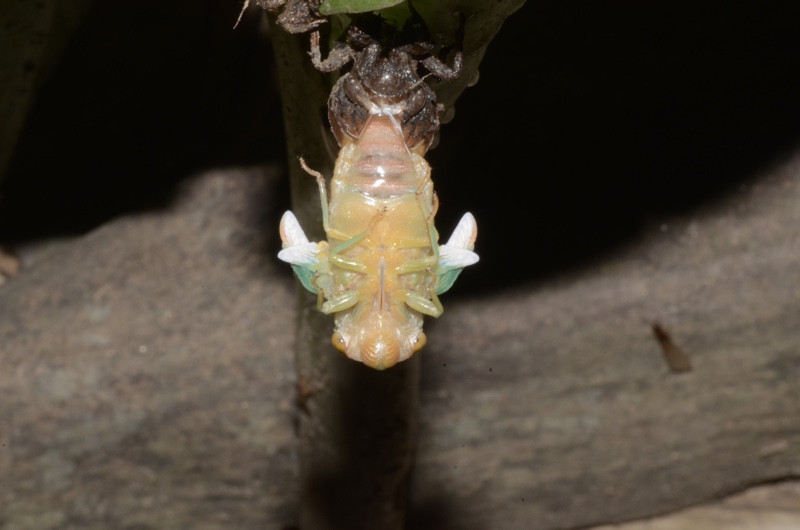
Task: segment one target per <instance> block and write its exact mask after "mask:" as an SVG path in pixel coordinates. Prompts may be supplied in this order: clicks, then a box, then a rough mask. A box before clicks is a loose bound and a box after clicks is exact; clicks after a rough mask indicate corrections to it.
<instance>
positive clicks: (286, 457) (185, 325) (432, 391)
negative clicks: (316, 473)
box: [0, 162, 800, 530]
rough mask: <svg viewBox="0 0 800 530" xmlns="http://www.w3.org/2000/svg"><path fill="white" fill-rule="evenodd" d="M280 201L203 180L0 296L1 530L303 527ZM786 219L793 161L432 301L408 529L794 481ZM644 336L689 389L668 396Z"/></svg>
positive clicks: (241, 179) (635, 507) (630, 505)
mask: <svg viewBox="0 0 800 530" xmlns="http://www.w3.org/2000/svg"><path fill="white" fill-rule="evenodd" d="M272 184H274V180H273V181H272V183H269V182H265V180H264V178H263V175H262V174H260V173H258V172H249V173H237V172H230V173H217V174H209V175H206V176H204V177H203V178H201V179H198V180H197V181H196V182H195V183H194V184H193V186H192V187H191V188H190V190H189V192H188V193H187V194H186V195H185V196H184V197H183V199H182V200H181V201H179V203H178V206H176V207H175V208H173V209H171V210H168V211H166V212H163V213H150V214H142V215H139V216H136V217H129V218H125V219H121V220H119V221H115V222H113V223H111V224H109V225H108V226H106V227H103V228H101V229H99V230H97V231H95V232H94V233H91V234H89V235H88V236H86V237H84V238H82V239H80V240H78V241H77V242H75V243H72V244H70V245H68V246H66V247H63V248H62V249H61V250H58V251H55V252H53V253H52V254H51V255H50V257H49V258H48V259H45V260H43V261H41V262H40V263H39V264H38V265H36V266H34V267H33V268H31V269H29V270H27V271H24V272H22V273H20V274H19V275H18V276H16V277H14V278H13V279H12V280H11V281H9V283H7V284H6V285H5V286H3V288H2V291H1V292H0V344H2V346H1V347H0V365H2V366H3V370H2V374H1V375H0V403H1V404H2V406H0V415H1V417H0V423H1V424H2V425H3V430H2V437H3V440H2V447H3V449H2V453H0V454H2V458H1V459H0V475H1V476H2V477H3V488H2V490H1V491H0V495H2V498H1V500H2V504H3V507H4V509H3V511H2V519H0V521H2V524H1V525H0V527H1V528H3V529H4V530H10V529H17V528H42V529H44V528H108V527H115V528H186V527H193V528H224V527H231V526H236V527H240V528H264V527H266V528H280V527H281V526H282V525H287V524H291V523H292V522H293V521H294V520H295V517H296V513H294V511H293V506H294V496H295V494H296V491H295V479H294V477H295V475H294V469H295V461H294V459H293V455H294V450H293V436H294V435H293V422H292V418H293V415H294V414H295V412H294V401H293V400H294V389H293V367H292V363H291V360H290V359H291V355H290V351H291V347H292V342H293V339H292V336H293V332H292V329H293V320H294V315H293V313H292V311H290V310H289V308H291V307H292V305H293V296H292V292H293V283H292V280H291V279H290V277H289V276H288V274H287V273H286V272H287V271H285V269H284V268H283V267H282V266H281V264H279V263H277V262H276V260H274V259H273V258H271V257H268V256H269V252H271V251H273V250H274V249H275V247H276V246H277V241H276V236H275V234H274V231H273V230H269V229H268V227H266V226H264V225H263V224H262V223H261V220H262V219H264V215H265V214H264V212H263V211H262V206H263V205H265V204H269V201H268V200H267V192H266V190H267V189H268V188H269V186H271V185H272ZM798 204H800V168H798V163H797V162H794V163H791V164H788V165H787V166H785V167H783V168H782V169H781V171H780V172H778V173H776V174H773V175H771V176H768V177H766V178H764V179H761V180H760V181H759V182H758V183H757V184H756V185H754V186H753V187H751V188H749V189H748V191H746V192H743V193H742V194H741V195H739V196H737V197H733V198H731V199H729V200H728V201H726V202H724V203H723V204H720V205H718V206H714V207H710V208H709V209H708V210H707V211H705V212H698V213H695V214H693V215H692V216H691V218H690V220H687V221H677V220H676V221H673V222H671V223H670V224H669V230H668V231H666V232H662V231H661V230H660V229H659V228H658V227H654V228H653V231H652V233H649V234H644V235H643V238H642V241H641V242H640V243H637V244H635V245H632V246H631V248H630V249H629V250H627V251H624V252H621V253H620V254H619V255H618V256H615V257H609V258H607V259H604V260H603V261H602V262H601V263H599V264H597V265H596V266H594V267H592V268H590V269H587V270H585V271H582V272H576V273H575V274H573V275H571V276H569V277H564V278H562V279H561V280H560V281H556V282H549V283H548V284H547V285H541V286H529V287H527V288H525V289H520V290H519V291H518V292H516V293H510V292H504V293H497V294H492V295H487V296H484V297H480V298H479V299H474V300H450V301H449V303H448V304H447V307H448V313H447V315H446V316H445V317H443V318H442V319H441V320H440V321H439V322H436V323H435V325H432V326H429V329H430V342H429V346H428V347H427V348H426V351H425V352H424V353H423V355H422V364H423V372H422V373H423V382H422V384H423V394H422V396H423V400H422V424H421V428H420V441H419V448H418V457H417V461H416V467H415V473H414V476H413V483H412V486H411V496H412V507H413V508H412V511H413V512H414V520H413V527H414V528H459V529H460V528H464V529H471V528H476V529H477V528H493V527H498V526H502V527H503V528H570V527H576V526H585V525H588V524H593V523H603V522H612V521H620V520H628V519H633V518H638V517H644V516H647V515H652V514H655V513H664V512H667V511H669V510H673V509H677V508H680V507H683V506H687V505H690V504H696V503H698V502H702V501H704V500H709V499H713V498H717V497H719V496H722V495H725V494H728V493H732V492H735V491H737V490H740V489H742V488H744V487H746V486H748V485H751V484H754V483H758V482H761V481H764V480H772V479H776V478H780V477H786V476H790V475H797V474H798V473H800V432H798V429H797V426H798V420H800V385H799V384H798V370H800V349H799V348H798V344H800V326H798V312H799V311H800V309H799V308H800V292H799V291H798V290H797V289H796V287H795V286H796V285H798V282H799V281H800V248H798V245H797V238H798V231H797V230H796V228H795V227H796V226H798V224H797V223H798V222H800V208H798V207H797V205H798ZM272 217H274V214H273V213H269V212H268V213H266V218H272ZM653 319H659V320H660V321H661V322H662V323H663V324H664V325H665V327H667V328H668V329H669V330H670V331H671V332H672V334H673V337H674V338H675V340H676V341H677V342H679V343H680V344H681V346H682V347H683V348H685V350H686V351H687V352H688V354H689V355H690V356H691V359H692V362H693V364H694V369H693V371H692V372H690V373H688V374H684V375H673V374H670V373H668V370H667V368H666V366H665V364H664V363H663V361H662V359H661V357H660V355H661V354H660V350H659V345H658V343H657V341H656V340H655V339H654V338H653V336H652V334H651V330H650V326H649V322H650V321H651V320H653ZM331 354H332V355H334V354H335V353H334V352H331Z"/></svg>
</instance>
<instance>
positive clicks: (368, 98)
mask: <svg viewBox="0 0 800 530" xmlns="http://www.w3.org/2000/svg"><path fill="white" fill-rule="evenodd" d="M349 40H350V42H351V45H349V46H348V45H345V44H339V45H337V46H336V47H335V48H334V49H333V50H332V51H331V52H330V54H329V55H328V57H327V58H326V59H325V60H323V59H322V54H321V52H320V48H319V32H314V33H312V34H311V60H312V62H313V63H314V66H315V67H316V68H317V69H318V70H320V71H322V72H333V71H334V70H338V69H339V68H342V67H343V66H345V65H347V63H349V62H350V61H352V62H353V67H352V68H351V70H350V72H348V73H346V74H345V75H343V76H342V77H341V78H339V80H338V81H337V82H336V84H335V85H334V87H333V90H332V91H331V96H330V99H329V100H328V117H329V119H330V122H331V129H332V130H333V133H334V135H335V136H336V139H337V141H338V142H339V144H340V145H342V143H343V135H348V136H350V137H351V138H358V137H359V136H360V134H361V130H362V129H363V128H364V124H366V123H367V120H369V118H370V116H373V115H377V114H380V115H384V116H390V117H392V119H393V120H396V121H397V123H398V124H399V126H400V127H401V128H402V130H403V136H404V137H405V141H406V145H407V146H408V148H409V149H415V148H416V149H419V150H420V153H421V154H424V153H425V151H427V149H428V147H430V144H431V142H432V141H433V137H434V134H435V133H436V131H438V130H439V113H440V112H441V111H442V106H441V105H439V104H437V102H436V94H435V93H434V92H433V90H432V89H431V88H430V87H429V86H428V85H427V84H426V83H425V77H427V76H424V77H423V76H420V75H419V71H418V70H419V64H420V63H421V64H422V65H423V66H424V67H425V68H426V69H427V70H428V72H430V73H431V74H433V75H435V76H436V77H438V78H439V79H441V80H443V81H450V80H452V79H455V78H456V77H458V75H459V73H460V71H461V60H462V54H461V52H460V51H458V52H456V53H455V56H454V58H453V66H452V67H449V66H447V65H446V64H445V63H444V62H442V61H441V60H439V59H438V58H437V57H434V56H432V55H431V54H430V53H431V51H432V49H433V46H432V45H431V44H428V43H415V44H407V45H404V46H400V47H397V48H393V49H391V50H390V51H389V53H388V54H387V56H385V57H384V56H382V55H381V46H380V44H379V43H378V42H377V41H375V40H374V39H372V38H371V37H370V36H369V35H367V34H366V33H364V32H363V31H361V30H359V29H358V28H355V27H351V29H350V31H349Z"/></svg>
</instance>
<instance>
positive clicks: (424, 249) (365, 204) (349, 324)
mask: <svg viewBox="0 0 800 530" xmlns="http://www.w3.org/2000/svg"><path fill="white" fill-rule="evenodd" d="M417 146H418V147H415V149H409V148H408V146H407V145H406V142H405V139H404V137H403V131H402V128H401V127H400V125H399V124H398V123H397V121H396V119H395V116H393V115H392V114H390V113H388V112H383V111H380V110H379V111H378V112H376V113H374V114H372V115H371V116H370V118H369V119H368V120H367V122H366V123H365V125H364V127H363V128H362V130H361V134H360V136H359V137H358V138H351V137H350V136H345V137H344V139H343V145H342V149H341V151H340V152H339V157H338V158H337V160H336V166H335V168H334V175H333V179H332V180H331V191H330V201H328V193H327V190H326V186H325V179H324V178H323V177H322V175H321V174H319V173H318V172H315V171H313V170H311V169H309V168H307V167H306V170H307V171H308V172H309V173H311V174H312V175H314V176H316V178H317V183H318V185H319V190H320V196H321V202H322V213H323V215H322V217H323V224H324V227H325V232H326V236H327V241H323V242H319V243H312V242H309V241H308V239H307V238H306V236H305V233H304V232H303V230H302V228H301V227H300V225H299V223H298V222H297V219H296V218H295V217H294V215H293V214H292V213H291V212H286V213H285V214H284V216H283V219H282V220H281V239H282V240H283V247H284V249H283V250H282V251H281V252H280V253H279V254H278V257H279V258H280V259H282V260H284V261H287V262H289V263H291V264H292V266H293V268H294V270H295V272H296V273H297V276H298V277H299V278H300V280H301V282H302V283H303V285H304V286H305V287H306V288H307V289H308V290H310V291H312V292H314V293H317V295H318V297H319V298H318V300H319V308H320V310H322V311H323V312H324V313H328V314H334V315H335V324H336V331H335V332H334V334H333V337H332V342H333V344H334V346H336V348H337V349H338V350H339V351H341V352H342V353H344V354H345V355H347V356H348V357H350V358H351V359H354V360H356V361H361V362H363V363H364V364H366V365H367V366H370V367H372V368H376V369H379V370H382V369H384V368H388V367H390V366H393V365H394V364H396V363H398V362H399V361H403V360H405V359H408V358H409V357H411V356H412V355H413V354H414V353H415V352H417V351H419V350H420V349H421V348H422V347H423V346H424V344H425V342H426V338H425V334H424V333H423V332H422V323H423V322H422V321H423V315H429V316H433V317H438V316H439V315H441V314H442V311H443V309H442V305H441V303H440V302H439V298H438V296H437V295H438V294H441V293H443V292H445V291H446V290H447V289H449V288H450V286H451V285H452V284H453V282H454V281H455V279H456V277H457V276H458V274H459V273H460V271H461V270H462V269H463V268H464V267H465V266H467V265H471V264H473V263H475V262H477V261H478V256H477V254H475V253H474V252H472V249H473V247H474V243H475V237H476V233H477V228H476V225H475V219H474V218H473V217H472V215H470V214H469V213H467V214H465V215H464V217H463V218H462V219H461V222H459V224H458V227H456V230H455V231H454V233H453V236H452V237H451V238H450V240H449V241H448V243H447V244H446V245H443V246H441V247H440V246H439V244H438V234H437V233H436V229H435V228H434V225H433V217H434V214H435V211H436V204H437V203H436V197H435V195H434V192H433V182H432V181H431V178H430V167H429V166H428V163H427V162H426V161H425V159H424V158H423V157H422V153H420V152H419V151H421V150H423V149H424V144H422V143H418V144H417ZM301 163H302V160H301ZM303 166H304V167H305V164H304V163H303Z"/></svg>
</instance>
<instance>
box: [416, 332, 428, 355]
mask: <svg viewBox="0 0 800 530" xmlns="http://www.w3.org/2000/svg"><path fill="white" fill-rule="evenodd" d="M427 343H428V337H426V336H425V333H422V332H420V334H419V335H417V339H416V340H415V341H414V353H417V352H418V351H420V350H421V349H422V348H424V347H425V344H427Z"/></svg>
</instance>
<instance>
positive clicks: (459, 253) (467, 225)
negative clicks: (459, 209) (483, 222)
mask: <svg viewBox="0 0 800 530" xmlns="http://www.w3.org/2000/svg"><path fill="white" fill-rule="evenodd" d="M477 237H478V224H477V223H476V222H475V218H474V217H473V216H472V214H471V213H469V212H467V213H465V214H464V215H463V217H461V220H460V221H459V222H458V225H457V226H456V229H455V230H453V235H452V236H450V239H449V240H448V241H447V243H446V244H444V245H442V246H441V247H439V266H440V267H442V268H445V269H462V268H464V267H468V266H469V265H474V264H475V263H478V260H479V259H480V258H479V257H478V255H477V254H476V253H474V252H473V251H472V249H473V248H475V238H477Z"/></svg>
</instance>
